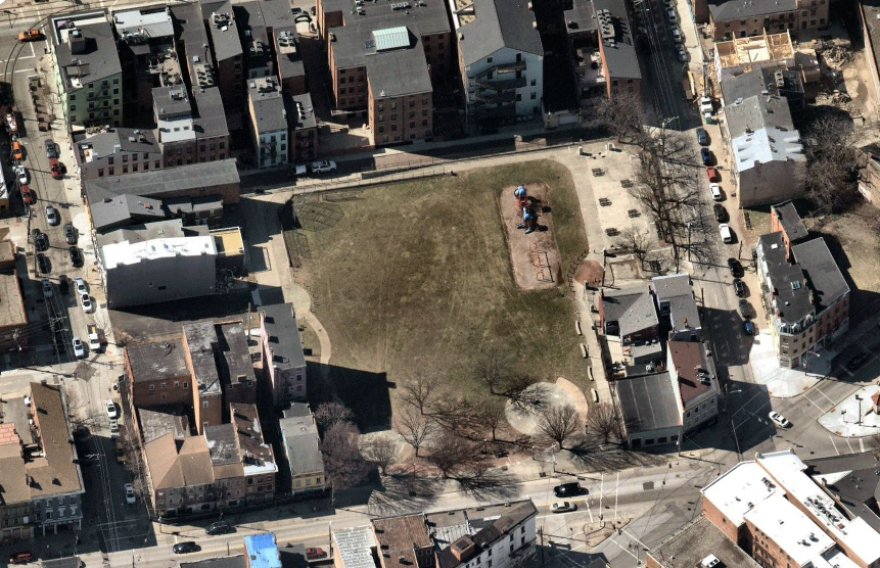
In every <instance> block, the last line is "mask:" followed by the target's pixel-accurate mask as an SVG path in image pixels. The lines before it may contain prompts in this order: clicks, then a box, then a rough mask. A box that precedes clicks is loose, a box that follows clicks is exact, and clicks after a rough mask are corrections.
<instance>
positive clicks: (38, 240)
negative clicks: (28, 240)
mask: <svg viewBox="0 0 880 568" xmlns="http://www.w3.org/2000/svg"><path fill="white" fill-rule="evenodd" d="M34 248H35V249H37V252H43V251H44V250H49V235H47V234H46V233H43V232H41V231H40V230H39V229H34Z"/></svg>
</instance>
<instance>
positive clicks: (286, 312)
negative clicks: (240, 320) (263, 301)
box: [260, 304, 306, 371]
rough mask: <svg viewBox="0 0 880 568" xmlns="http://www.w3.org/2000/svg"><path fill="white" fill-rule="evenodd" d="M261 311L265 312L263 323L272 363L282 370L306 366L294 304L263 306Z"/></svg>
mask: <svg viewBox="0 0 880 568" xmlns="http://www.w3.org/2000/svg"><path fill="white" fill-rule="evenodd" d="M260 311H261V312H262V313H263V325H264V327H265V328H266V334H267V335H268V336H269V349H270V350H271V353H269V356H270V357H271V359H272V365H273V366H275V367H277V368H279V369H280V370H282V371H284V370H287V369H299V368H302V367H305V365H306V359H305V355H303V348H302V341H301V340H300V337H299V327H297V324H296V315H295V314H294V311H293V304H271V305H268V306H261V307H260Z"/></svg>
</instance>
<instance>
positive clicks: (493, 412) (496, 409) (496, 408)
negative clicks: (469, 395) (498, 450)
mask: <svg viewBox="0 0 880 568" xmlns="http://www.w3.org/2000/svg"><path fill="white" fill-rule="evenodd" d="M475 418H476V420H477V422H478V424H479V425H480V426H482V427H483V428H485V429H486V430H489V431H490V432H492V441H493V442H495V441H496V440H497V436H498V431H499V430H501V429H502V428H504V427H505V426H506V425H507V417H506V416H505V414H504V404H503V403H502V402H501V401H500V400H498V399H491V400H486V401H484V402H483V403H482V404H481V405H480V407H479V408H478V409H477V414H476V417H475Z"/></svg>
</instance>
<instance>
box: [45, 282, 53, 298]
mask: <svg viewBox="0 0 880 568" xmlns="http://www.w3.org/2000/svg"><path fill="white" fill-rule="evenodd" d="M43 297H44V298H51V297H52V283H51V282H50V281H49V279H48V278H43Z"/></svg>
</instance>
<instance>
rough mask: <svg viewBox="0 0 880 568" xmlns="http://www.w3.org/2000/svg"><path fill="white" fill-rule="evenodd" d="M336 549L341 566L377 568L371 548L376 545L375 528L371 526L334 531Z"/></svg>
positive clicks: (346, 567)
mask: <svg viewBox="0 0 880 568" xmlns="http://www.w3.org/2000/svg"><path fill="white" fill-rule="evenodd" d="M333 542H334V543H335V546H334V549H335V550H336V554H337V558H338V560H339V562H340V564H341V565H342V566H341V567H340V568H376V564H375V563H374V562H373V555H372V553H371V552H370V549H371V548H375V547H376V541H375V540H374V539H373V529H372V528H371V527H370V526H369V525H366V526H362V527H353V528H349V529H341V530H335V531H333Z"/></svg>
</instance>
